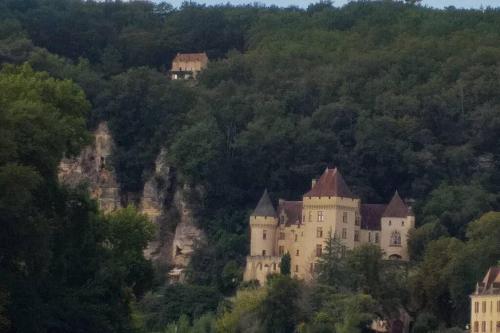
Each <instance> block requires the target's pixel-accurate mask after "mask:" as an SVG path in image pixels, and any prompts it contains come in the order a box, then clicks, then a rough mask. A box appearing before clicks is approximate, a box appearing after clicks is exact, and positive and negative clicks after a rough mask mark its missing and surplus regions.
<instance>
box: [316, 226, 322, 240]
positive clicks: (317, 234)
mask: <svg viewBox="0 0 500 333" xmlns="http://www.w3.org/2000/svg"><path fill="white" fill-rule="evenodd" d="M316 237H317V238H323V228H321V227H317V228H316Z"/></svg>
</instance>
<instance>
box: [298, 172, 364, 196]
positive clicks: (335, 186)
mask: <svg viewBox="0 0 500 333" xmlns="http://www.w3.org/2000/svg"><path fill="white" fill-rule="evenodd" d="M304 196H305V197H344V198H356V197H355V196H354V195H353V194H352V192H351V190H350V189H349V187H348V186H347V184H346V183H345V181H344V178H342V175H341V174H340V172H339V171H338V169H337V168H335V169H328V168H326V170H325V172H324V173H323V175H321V177H320V178H319V179H318V181H317V182H316V184H314V186H313V188H312V189H311V190H310V191H309V192H307V193H306V194H304Z"/></svg>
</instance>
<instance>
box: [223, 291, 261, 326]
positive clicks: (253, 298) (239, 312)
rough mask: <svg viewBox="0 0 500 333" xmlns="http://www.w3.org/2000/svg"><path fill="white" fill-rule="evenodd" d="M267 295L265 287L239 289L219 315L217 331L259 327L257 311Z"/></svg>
mask: <svg viewBox="0 0 500 333" xmlns="http://www.w3.org/2000/svg"><path fill="white" fill-rule="evenodd" d="M266 295H267V290H266V289H265V288H248V289H243V290H238V291H237V292H236V295H235V296H234V297H233V298H232V299H231V300H230V304H229V306H228V307H227V308H225V309H224V310H223V311H222V313H221V314H220V315H219V316H218V318H217V322H216V331H217V332H219V333H232V332H238V331H241V332H246V331H247V330H248V331H252V329H253V330H255V329H259V328H261V327H260V321H259V319H258V317H257V312H258V310H259V309H260V307H261V305H262V302H263V301H264V299H265V297H266Z"/></svg>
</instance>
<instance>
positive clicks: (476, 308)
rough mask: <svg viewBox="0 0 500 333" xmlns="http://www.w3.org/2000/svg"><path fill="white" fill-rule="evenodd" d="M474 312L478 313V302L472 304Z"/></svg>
mask: <svg viewBox="0 0 500 333" xmlns="http://www.w3.org/2000/svg"><path fill="white" fill-rule="evenodd" d="M474 312H475V313H478V312H479V302H475V303H474Z"/></svg>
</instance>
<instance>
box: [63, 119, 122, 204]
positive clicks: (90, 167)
mask: <svg viewBox="0 0 500 333" xmlns="http://www.w3.org/2000/svg"><path fill="white" fill-rule="evenodd" d="M94 139H95V140H94V143H93V144H92V145H90V146H89V147H87V148H85V149H83V151H82V152H81V153H80V155H79V156H78V157H75V158H71V159H67V158H66V159H64V160H62V161H61V163H60V165H59V181H60V182H62V183H64V184H66V185H68V186H73V187H74V186H78V185H80V184H82V183H84V184H86V185H87V186H88V188H89V190H90V195H91V197H92V198H94V199H96V200H97V202H98V203H99V207H100V208H101V209H102V210H104V211H105V212H110V211H113V210H115V209H117V208H119V207H120V189H119V186H118V183H117V181H116V176H115V173H114V170H113V166H112V163H111V153H112V150H113V144H114V143H113V138H112V136H111V133H110V131H109V128H108V125H107V123H105V122H103V123H101V124H99V126H98V127H97V129H96V130H95V131H94Z"/></svg>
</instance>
